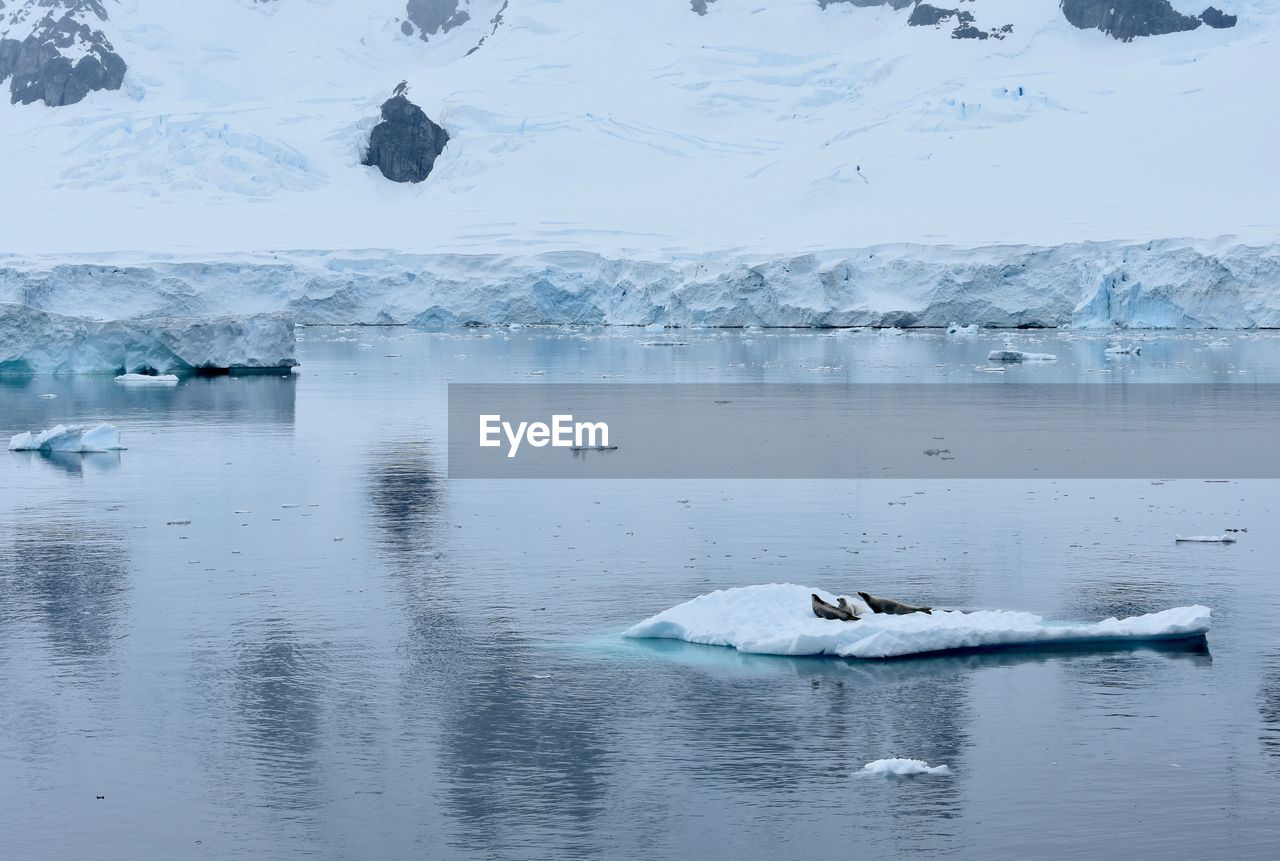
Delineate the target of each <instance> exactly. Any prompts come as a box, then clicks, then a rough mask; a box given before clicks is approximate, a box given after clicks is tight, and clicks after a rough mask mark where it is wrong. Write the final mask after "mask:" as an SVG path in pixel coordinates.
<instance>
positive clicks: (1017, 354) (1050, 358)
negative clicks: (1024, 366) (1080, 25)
mask: <svg viewBox="0 0 1280 861" xmlns="http://www.w3.org/2000/svg"><path fill="white" fill-rule="evenodd" d="M987 361H988V362H1009V363H1012V362H1056V361H1058V357H1057V356H1055V355H1053V353H1027V352H1023V351H1022V350H1008V349H1005V350H992V351H991V352H990V353H988V354H987Z"/></svg>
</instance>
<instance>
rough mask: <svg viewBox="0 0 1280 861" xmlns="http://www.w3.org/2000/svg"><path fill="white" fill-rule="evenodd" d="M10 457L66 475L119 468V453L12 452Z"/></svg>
mask: <svg viewBox="0 0 1280 861" xmlns="http://www.w3.org/2000/svg"><path fill="white" fill-rule="evenodd" d="M9 455H10V457H13V458H17V459H21V460H25V461H26V462H27V463H28V464H32V463H41V464H46V465H48V466H50V467H53V468H54V469H58V470H61V471H63V472H65V473H67V474H68V475H76V476H78V475H83V474H84V473H85V470H91V471H95V472H106V471H108V470H112V469H119V468H120V452H118V451H102V452H89V453H87V454H78V453H75V452H69V451H14V452H10V453H9Z"/></svg>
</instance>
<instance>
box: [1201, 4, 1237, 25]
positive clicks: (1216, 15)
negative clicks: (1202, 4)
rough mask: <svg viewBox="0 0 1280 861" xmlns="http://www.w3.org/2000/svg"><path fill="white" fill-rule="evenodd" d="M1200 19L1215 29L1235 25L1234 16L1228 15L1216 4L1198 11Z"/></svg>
mask: <svg viewBox="0 0 1280 861" xmlns="http://www.w3.org/2000/svg"><path fill="white" fill-rule="evenodd" d="M1200 20H1201V21H1203V22H1205V23H1206V24H1208V25H1209V26H1210V27H1212V28H1214V29H1215V30H1225V29H1226V28H1227V27H1234V26H1235V25H1236V20H1237V19H1236V16H1235V15H1228V14H1227V13H1226V12H1223V11H1222V10H1221V9H1219V8H1217V7H1216V6H1210V7H1209V8H1208V9H1205V10H1204V11H1203V12H1201V13H1200Z"/></svg>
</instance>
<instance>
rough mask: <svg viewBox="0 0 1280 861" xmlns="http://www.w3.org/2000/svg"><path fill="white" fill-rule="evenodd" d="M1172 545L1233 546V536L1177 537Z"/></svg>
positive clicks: (1234, 541)
mask: <svg viewBox="0 0 1280 861" xmlns="http://www.w3.org/2000/svg"><path fill="white" fill-rule="evenodd" d="M1173 543H1174V544H1235V543H1236V537H1235V536H1234V535H1185V536H1184V535H1179V536H1177V537H1176V538H1174V539H1173Z"/></svg>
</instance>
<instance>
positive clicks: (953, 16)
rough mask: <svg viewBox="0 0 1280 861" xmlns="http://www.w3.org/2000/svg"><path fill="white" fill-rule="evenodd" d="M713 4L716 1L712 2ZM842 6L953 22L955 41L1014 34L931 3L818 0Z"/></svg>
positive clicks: (698, 2) (702, 3)
mask: <svg viewBox="0 0 1280 861" xmlns="http://www.w3.org/2000/svg"><path fill="white" fill-rule="evenodd" d="M707 2H708V0H692V5H693V11H695V12H697V13H698V14H699V15H705V14H706V13H707ZM711 2H714V0H711ZM837 3H841V4H844V5H849V6H861V7H864V8H865V7H870V6H888V7H889V8H891V9H905V8H907V7H908V6H910V7H912V8H911V15H910V16H909V17H908V18H907V26H908V27H937V26H939V25H941V24H943V23H946V22H948V21H952V20H954V21H955V22H956V26H955V28H954V29H953V30H952V31H951V38H953V39H992V38H994V39H1003V38H1004V37H1005V34H1007V33H1011V32H1013V25H1011V24H1005V25H1003V26H1000V27H993V28H991V29H989V30H983V29H981V28H980V27H978V26H976V24H975V19H974V13H973V12H971V11H969V10H967V9H965V10H961V9H959V8H955V9H943V8H941V7H938V6H934V5H933V4H931V3H922V2H920V0H818V5H819V6H820V7H822V8H823V9H826V8H827V7H828V6H833V5H835V4H837Z"/></svg>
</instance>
